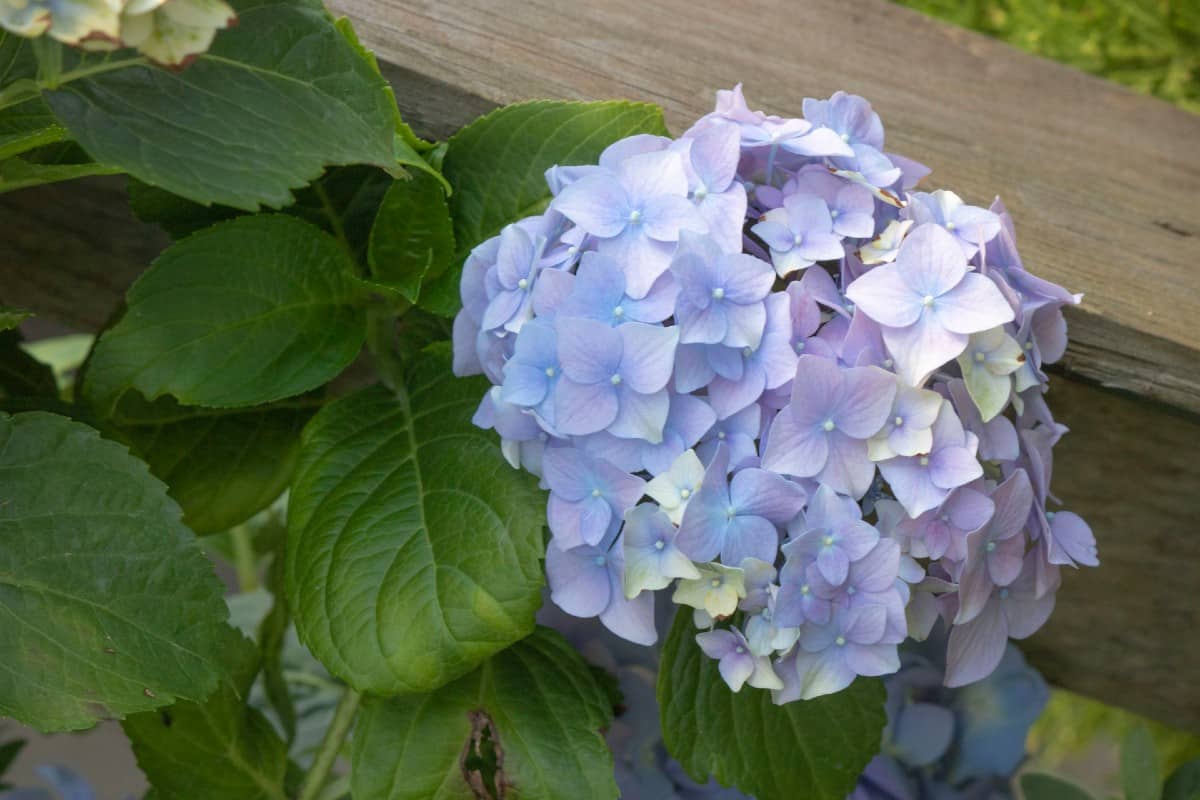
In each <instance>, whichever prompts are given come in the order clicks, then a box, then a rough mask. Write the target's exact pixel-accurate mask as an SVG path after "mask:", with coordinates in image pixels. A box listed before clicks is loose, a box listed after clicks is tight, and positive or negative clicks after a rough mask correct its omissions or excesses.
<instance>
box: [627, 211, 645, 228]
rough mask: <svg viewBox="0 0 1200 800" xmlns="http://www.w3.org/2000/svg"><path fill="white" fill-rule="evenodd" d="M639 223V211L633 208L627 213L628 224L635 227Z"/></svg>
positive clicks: (640, 214) (640, 215) (640, 218)
mask: <svg viewBox="0 0 1200 800" xmlns="http://www.w3.org/2000/svg"><path fill="white" fill-rule="evenodd" d="M641 221H642V212H641V211H639V210H637V209H636V208H635V209H634V210H633V211H630V212H629V224H630V225H637V224H638V223H639V222H641Z"/></svg>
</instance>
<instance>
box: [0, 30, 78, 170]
mask: <svg viewBox="0 0 1200 800" xmlns="http://www.w3.org/2000/svg"><path fill="white" fill-rule="evenodd" d="M30 42H31V40H30V39H27V38H25V37H22V36H15V35H13V34H11V33H8V32H7V31H3V30H0V101H4V102H0V105H7V102H8V98H9V97H11V98H12V100H13V101H15V100H16V99H17V96H20V95H28V97H29V99H27V100H25V101H23V102H15V103H14V104H13V105H10V106H8V107H7V108H2V109H0V161H4V160H5V159H8V158H11V157H12V156H15V155H18V154H19V153H24V152H25V151H26V150H32V149H33V148H35V147H41V146H43V145H47V144H53V143H54V142H60V141H62V140H64V139H66V138H67V129H66V128H64V127H63V126H62V125H60V124H59V123H58V120H57V119H55V117H54V114H53V112H51V111H50V107H49V106H47V105H46V101H45V100H43V99H42V98H41V97H40V96H39V95H38V93H37V84H36V83H34V82H33V79H34V78H35V77H36V76H37V59H35V58H34V56H33V47H32V45H31V44H30Z"/></svg>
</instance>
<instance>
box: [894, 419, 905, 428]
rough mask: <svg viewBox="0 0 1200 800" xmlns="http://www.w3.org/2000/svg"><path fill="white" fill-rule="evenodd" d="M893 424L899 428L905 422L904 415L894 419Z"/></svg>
mask: <svg viewBox="0 0 1200 800" xmlns="http://www.w3.org/2000/svg"><path fill="white" fill-rule="evenodd" d="M892 424H894V425H895V426H896V427H897V428H899V427H900V426H901V425H903V424H904V417H896V418H895V419H894V420H892Z"/></svg>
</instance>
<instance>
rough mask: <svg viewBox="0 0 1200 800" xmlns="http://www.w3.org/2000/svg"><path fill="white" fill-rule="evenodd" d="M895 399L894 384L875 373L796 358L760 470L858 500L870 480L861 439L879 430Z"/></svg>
mask: <svg viewBox="0 0 1200 800" xmlns="http://www.w3.org/2000/svg"><path fill="white" fill-rule="evenodd" d="M895 394H896V380H895V378H894V377H893V376H892V375H890V374H889V373H887V372H884V371H883V370H881V369H879V368H878V367H854V368H851V369H844V368H841V367H839V366H838V365H837V364H835V363H833V362H831V361H827V360H825V359H823V358H818V357H816V356H808V355H806V356H801V357H800V359H799V362H798V364H797V366H796V378H795V381H794V382H793V384H792V399H791V402H790V403H789V404H788V406H787V407H786V408H784V409H783V410H782V411H780V412H779V415H778V416H777V417H776V418H775V423H774V425H773V426H772V427H771V434H770V437H769V438H768V440H767V448H766V452H764V453H763V467H764V468H765V469H769V470H773V471H775V472H780V473H782V474H785V475H795V476H796V477H800V478H816V479H817V480H818V481H819V482H821V483H823V484H825V485H827V486H829V488H831V489H833V490H834V491H836V492H840V493H843V494H848V495H850V496H852V497H855V498H858V497H862V496H863V495H864V494H865V493H866V491H867V489H868V488H870V486H871V481H872V480H873V479H874V477H875V465H874V464H873V463H872V462H871V460H870V459H869V458H868V457H867V439H869V438H871V437H872V436H874V435H875V434H876V433H877V432H878V431H879V429H880V428H882V427H883V424H884V422H885V420H886V419H887V414H888V412H889V411H890V410H891V407H892V398H893V397H894V396H895Z"/></svg>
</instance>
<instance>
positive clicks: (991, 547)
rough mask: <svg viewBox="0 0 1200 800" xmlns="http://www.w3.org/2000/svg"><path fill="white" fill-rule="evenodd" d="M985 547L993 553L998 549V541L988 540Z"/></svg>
mask: <svg viewBox="0 0 1200 800" xmlns="http://www.w3.org/2000/svg"><path fill="white" fill-rule="evenodd" d="M983 549H984V550H987V551H988V552H989V553H993V552H995V550H996V543H995V542H988V543H987V544H986V545H984V547H983Z"/></svg>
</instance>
